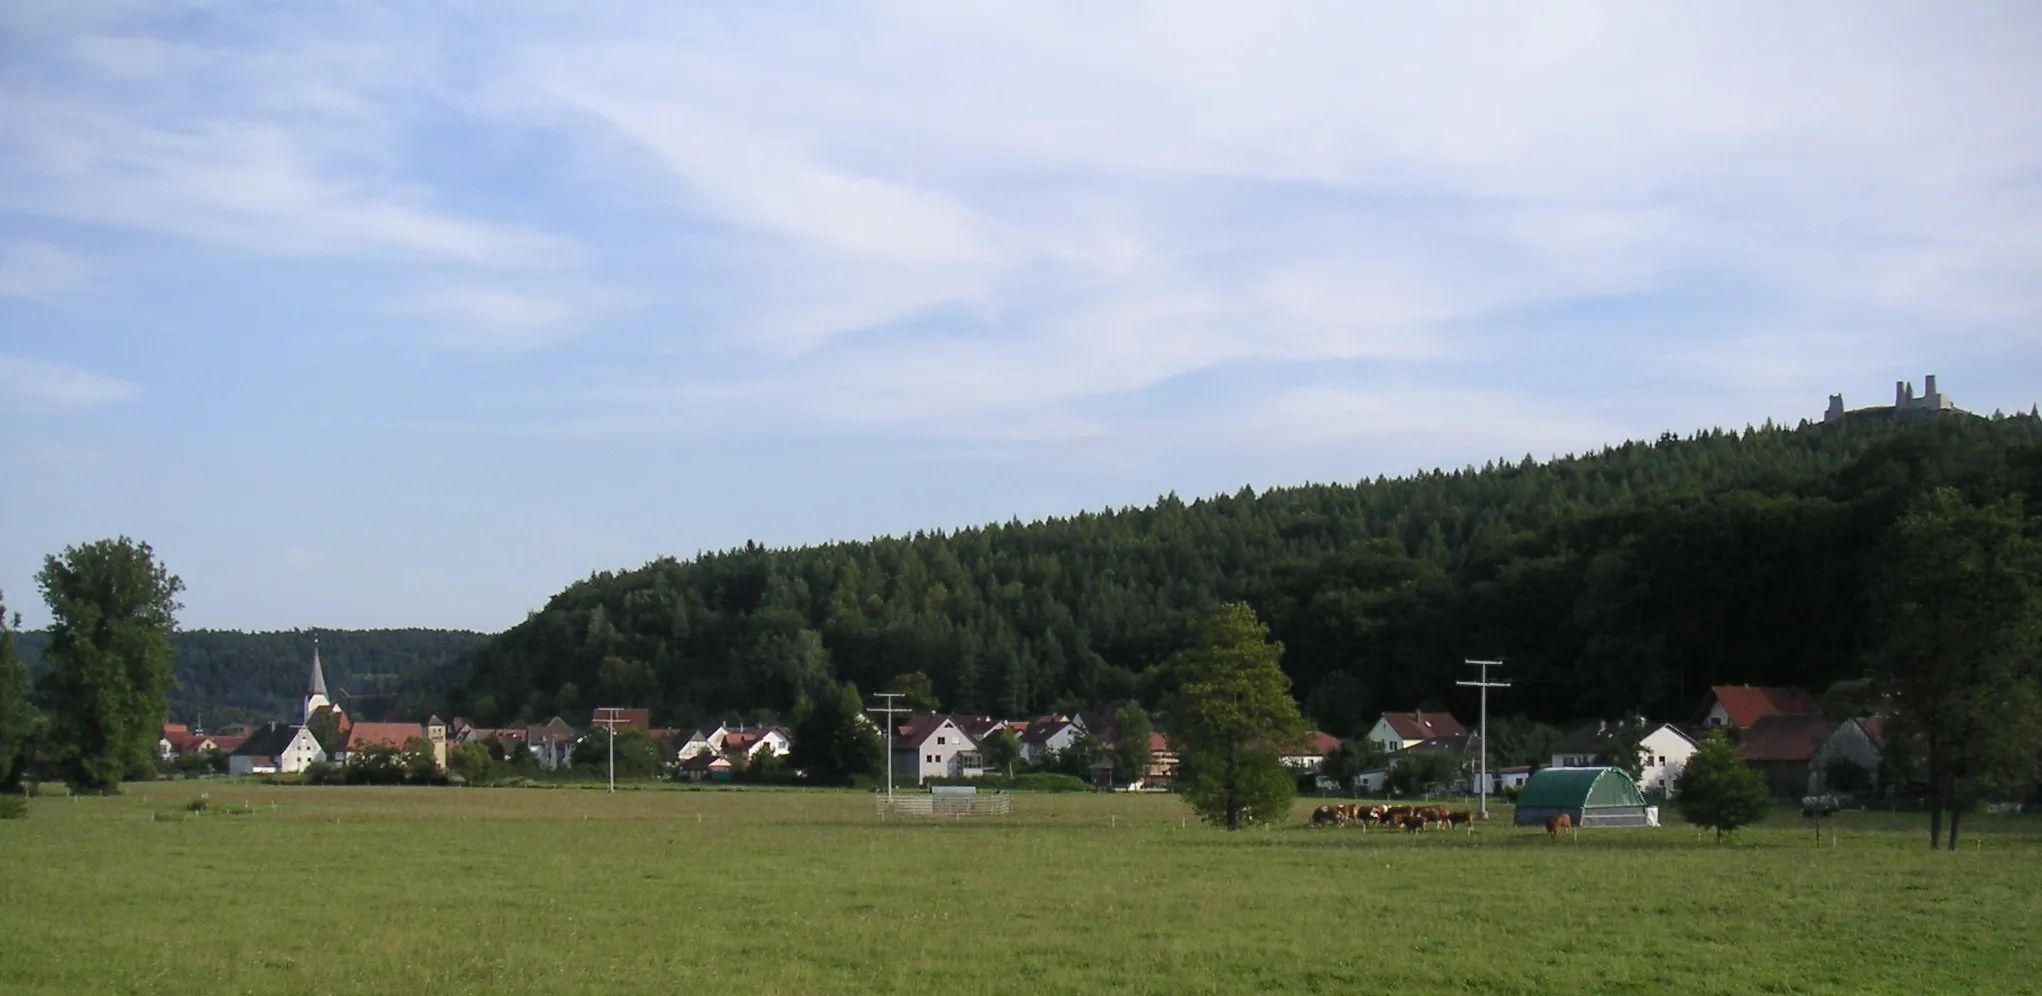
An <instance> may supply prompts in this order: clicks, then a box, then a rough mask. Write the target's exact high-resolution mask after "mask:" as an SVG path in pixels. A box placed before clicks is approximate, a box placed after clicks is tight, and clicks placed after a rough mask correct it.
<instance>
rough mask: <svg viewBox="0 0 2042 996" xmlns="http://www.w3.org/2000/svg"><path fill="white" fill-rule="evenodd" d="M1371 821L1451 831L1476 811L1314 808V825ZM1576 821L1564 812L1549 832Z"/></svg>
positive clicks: (1556, 832)
mask: <svg viewBox="0 0 2042 996" xmlns="http://www.w3.org/2000/svg"><path fill="white" fill-rule="evenodd" d="M1370 824H1374V825H1375V826H1381V827H1394V828H1396V829H1399V830H1402V831H1404V832H1405V833H1419V832H1421V831H1424V830H1433V829H1438V830H1452V829H1454V828H1455V827H1468V828H1470V829H1472V828H1473V827H1474V825H1475V814H1474V813H1472V812H1469V811H1468V810H1465V809H1448V808H1446V807H1445V806H1364V805H1361V804H1360V803H1342V802H1336V803H1331V804H1328V805H1324V806H1320V807H1319V808H1317V809H1314V810H1312V825H1313V826H1315V827H1349V826H1359V827H1362V828H1364V829H1366V828H1367V827H1368V826H1369V825H1370ZM1573 825H1574V821H1573V820H1571V819H1569V818H1568V817H1567V814H1566V813H1561V814H1560V815H1558V816H1555V817H1553V818H1552V819H1549V820H1547V821H1546V835H1547V836H1549V837H1554V836H1558V835H1559V833H1560V831H1562V830H1567V829H1571V828H1572V827H1573Z"/></svg>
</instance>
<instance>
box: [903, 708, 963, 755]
mask: <svg viewBox="0 0 2042 996" xmlns="http://www.w3.org/2000/svg"><path fill="white" fill-rule="evenodd" d="M949 722H950V717H948V716H943V715H937V714H930V715H925V716H910V717H908V721H907V722H905V723H902V724H900V727H899V728H898V729H896V730H895V731H894V736H893V744H894V747H895V749H903V748H908V747H920V746H921V745H922V744H924V743H926V742H928V739H929V738H930V737H932V736H935V735H936V730H937V729H938V728H940V727H941V726H942V725H943V724H944V723H949ZM951 725H952V726H955V725H956V724H955V723H951ZM959 732H963V731H961V730H960V731H959Z"/></svg>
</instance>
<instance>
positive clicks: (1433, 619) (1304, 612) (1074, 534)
mask: <svg viewBox="0 0 2042 996" xmlns="http://www.w3.org/2000/svg"><path fill="white" fill-rule="evenodd" d="M1937 485H1950V486H1954V487H1957V488H1959V489H1961V490H1963V491H1964V492H1966V493H1967V495H1969V496H1970V497H1972V498H1973V499H1974V500H1987V499H1996V498H1999V497H2002V496H2005V495H2008V494H2012V493H2018V494H2020V495H2023V496H2025V500H2026V501H2027V508H2028V509H2029V510H2030V514H2031V515H2032V514H2033V510H2036V509H2042V422H2038V421H2037V420H2036V419H2035V418H2034V417H2032V416H2021V417H2014V418H2005V419H2001V418H1993V419H1986V418H1979V417H1974V416H1970V415H1965V414H1957V415H1952V416H1949V417H1945V418H1942V419H1938V420H1935V421H1933V422H1929V423H1925V424H1892V423H1886V422H1876V421H1869V420H1855V419H1854V420H1851V421H1848V422H1843V423H1834V424H1803V425H1802V426H1800V427H1797V428H1788V427H1781V426H1774V425H1771V424H1768V425H1767V426H1766V427H1764V428H1753V429H1747V430H1745V431H1743V432H1730V431H1721V430H1716V431H1707V432H1701V433H1697V434H1695V435H1692V436H1689V437H1685V438H1682V437H1677V436H1674V435H1672V434H1668V435H1665V436H1662V437H1661V438H1660V439H1659V440H1657V441H1656V442H1631V443H1625V444H1623V445H1620V446H1613V447H1609V448H1606V449H1604V450H1602V451H1601V452H1597V453H1591V454H1588V455H1583V456H1570V457H1567V458H1564V459H1556V460H1551V461H1547V462H1543V463H1541V462H1538V461H1534V460H1532V459H1530V458H1526V459H1525V460H1523V461H1522V462H1518V463H1495V464H1490V465H1488V466H1484V467H1481V468H1468V469H1465V470H1459V471H1440V472H1432V473H1423V474H1418V475H1415V476H1411V477H1403V478H1394V479H1391V478H1378V479H1375V480H1367V481H1362V482H1360V483H1357V484H1341V485H1307V486H1302V487H1292V488H1282V489H1275V490H1270V491H1267V492H1264V493H1262V494H1259V495H1257V494H1254V493H1252V492H1250V491H1248V490H1245V489H1244V490H1242V491H1241V492H1240V493H1238V494H1234V495H1225V496H1220V497H1214V498H1209V499H1203V500H1199V501H1193V502H1185V501H1182V500H1180V499H1179V498H1177V497H1176V496H1175V495H1170V496H1165V497H1163V498H1162V499H1160V500H1158V501H1157V502H1156V503H1155V504H1154V505H1152V506H1150V507H1147V508H1127V509H1120V510H1117V511H1102V512H1082V513H1079V514H1077V515H1074V516H1071V517H1068V518H1060V519H1052V520H1048V521H1044V522H1037V523H1028V524H1024V523H1020V522H1010V523H1007V524H1004V525H992V526H986V527H983V528H973V529H965V530H961V531H958V532H954V533H918V534H915V535H913V536H907V537H899V538H885V539H878V540H873V541H870V542H858V543H839V544H832V545H826V546H815V547H806V548H801V549H791V550H768V549H764V548H761V547H758V546H756V545H747V546H746V547H744V548H742V549H736V550H730V551H727V552H721V553H715V554H709V555H704V556H701V557H698V558H696V559H694V560H691V561H686V562H682V561H679V560H675V559H671V558H667V559H659V560H654V561H652V562H650V563H647V564H645V565H644V566H643V567H640V568H637V569H635V570H628V571H622V572H603V573H599V574H595V575H593V576H591V577H590V578H588V579H587V580H585V581H582V582H578V583H576V584H574V585H572V586H570V587H568V588H567V589H566V590H564V591H562V592H560V593H559V594H558V595H555V596H554V597H553V598H552V599H551V600H549V601H548V603H547V604H546V606H545V607H544V608H543V609H542V610H540V611H537V612H534V613H532V614H531V615H530V616H529V617H528V618H527V619H526V620H525V621H524V622H522V623H520V624H519V625H517V626H515V627H513V628H512V629H511V630H509V631H507V632H505V633H504V634H502V635H501V636H498V637H496V638H494V639H492V640H490V641H489V642H488V643H487V644H485V645H483V646H481V647H479V648H478V649H477V650H476V651H475V652H474V653H473V654H472V655H471V656H470V658H469V660H468V661H467V662H466V670H467V676H466V678H465V680H462V681H458V682H457V683H455V684H454V686H453V687H452V689H451V691H450V693H449V701H447V702H445V703H444V704H445V705H446V706H447V707H448V708H450V709H453V710H455V711H458V712H461V713H464V714H471V715H474V716H475V717H476V718H477V719H478V720H480V721H483V722H498V721H510V720H513V719H519V718H523V719H544V718H545V717H546V716H548V715H550V714H552V713H554V712H560V713H563V714H566V715H568V716H569V717H570V718H573V717H577V716H585V715H586V713H587V711H588V710H589V708H590V707H592V706H595V705H645V706H650V707H652V708H653V710H654V713H655V717H656V718H657V719H658V720H660V721H662V722H668V723H687V722H691V721H694V720H696V719H701V718H706V717H711V716H718V715H723V716H728V715H737V714H746V715H749V714H752V713H753V712H754V711H755V710H762V709H763V710H772V711H775V712H778V713H781V714H785V713H786V712H787V711H788V710H790V709H791V708H792V706H793V705H794V703H795V701H796V698H797V696H798V695H800V694H802V693H803V692H804V691H808V690H813V689H817V688H820V687H821V686H822V685H823V684H824V682H826V681H828V680H848V681H851V682H854V683H856V684H857V686H858V687H859V688H861V689H864V690H866V691H877V690H880V689H882V688H884V687H886V686H888V685H889V684H892V683H893V682H894V681H895V679H896V678H897V677H898V676H901V675H905V674H908V673H911V672H921V673H922V674H925V675H927V676H928V677H929V678H930V679H931V681H932V683H933V686H934V690H935V692H936V694H937V696H938V697H940V699H941V701H942V704H943V705H944V706H945V707H946V708H949V709H952V710H955V711H960V712H993V713H1000V714H1006V715H1025V714H1029V713H1035V712H1039V711H1043V710H1048V709H1064V708H1073V707H1078V706H1084V705H1098V704H1102V703H1109V702H1114V701H1118V700H1121V699H1125V698H1129V697H1136V698H1140V699H1142V700H1144V701H1146V702H1148V703H1149V704H1151V705H1154V704H1155V702H1156V698H1157V696H1158V695H1159V693H1160V691H1161V690H1160V689H1158V688H1157V687H1156V685H1157V681H1156V676H1157V665H1158V664H1160V663H1161V662H1163V661H1164V660H1165V659H1166V658H1168V657H1169V655H1170V654H1172V653H1173V652H1175V651H1176V650H1178V649H1179V648H1180V647H1182V646H1183V645H1184V644H1185V643H1186V640H1187V638H1188V634H1189V627H1190V626H1191V624H1192V621H1193V620H1194V618H1195V617H1196V615H1197V614H1198V613H1199V612H1200V610H1202V609H1204V608H1206V607H1208V606H1210V605H1212V604H1213V603H1214V602H1216V601H1218V600H1229V599H1241V600H1245V601H1247V602H1249V603H1250V604H1251V605H1253V606H1254V608H1255V609H1256V610H1257V611H1258V613H1259V614H1260V615H1261V617H1262V618H1263V619H1264V620H1265V621H1266V622H1267V623H1268V624H1269V626H1270V628H1271V629H1272V631H1273V632H1274V635H1275V636H1276V637H1277V638H1279V639H1280V640H1282V641H1283V643H1284V645H1285V647H1286V649H1287V652H1286V653H1285V655H1284V659H1283V666H1284V669H1285V670H1286V671H1287V672H1288V674H1289V676H1290V678H1291V680H1292V682H1293V688H1294V691H1295V692H1296V694H1297V695H1298V697H1299V699H1300V700H1301V701H1302V702H1303V703H1304V704H1305V708H1306V711H1307V714H1308V717H1309V718H1310V719H1312V720H1313V721H1315V722H1316V723H1318V724H1319V725H1321V726H1322V727H1324V728H1325V729H1327V730H1329V731H1331V732H1334V733H1339V734H1352V733H1354V732H1357V731H1359V730H1360V729H1362V728H1363V727H1364V726H1365V725H1366V724H1367V723H1368V722H1370V721H1372V719H1373V716H1374V715H1375V714H1376V713H1377V712H1379V711H1381V710H1384V709H1410V708H1415V707H1420V706H1423V707H1428V708H1430V707H1446V708H1451V709H1454V710H1455V711H1457V712H1461V713H1463V714H1467V715H1472V713H1473V701H1472V697H1471V695H1469V694H1468V693H1469V692H1471V691H1472V690H1471V689H1462V688H1458V687H1456V686H1455V685H1454V681H1455V680H1456V679H1459V678H1464V677H1467V676H1468V674H1467V672H1468V670H1469V669H1467V668H1465V667H1464V666H1463V665H1462V663H1461V662H1462V660H1463V659H1464V658H1467V657H1472V656H1484V657H1492V658H1495V657H1500V658H1503V659H1505V660H1506V661H1507V662H1508V663H1507V665H1506V668H1505V671H1504V672H1503V674H1502V676H1504V677H1507V678H1509V679H1510V680H1512V681H1514V682H1515V685H1514V687H1512V688H1511V689H1509V690H1508V691H1506V692H1501V693H1499V694H1498V696H1497V697H1496V698H1495V699H1493V700H1492V704H1493V706H1494V707H1495V709H1496V710H1497V711H1498V712H1500V713H1505V714H1512V713H1518V714H1524V715H1527V716H1530V717H1533V718H1537V719H1543V720H1547V721H1552V722H1564V721H1568V720H1572V719H1576V718H1586V717H1591V716H1615V715H1618V714H1620V713H1622V712H1624V711H1627V710H1638V711H1641V712H1643V713H1645V714H1646V715H1648V716H1651V717H1654V718H1662V719H1688V718H1691V716H1690V713H1692V712H1694V711H1695V710H1696V709H1697V708H1698V706H1699V703H1700V700H1701V697H1702V695H1703V694H1704V690H1705V689H1706V687H1707V686H1708V685H1710V684H1714V683H1722V682H1750V683H1753V684H1759V683H1766V684H1774V683H1777V684H1797V685H1805V686H1809V687H1811V688H1814V689H1816V690H1818V691H1819V690H1820V689H1821V688H1823V687H1824V686H1825V685H1827V684H1828V683H1829V682H1831V681H1833V680H1836V679H1839V678H1844V677H1850V676H1855V675H1857V674H1860V673H1861V672H1862V664H1861V660H1862V648H1861V647H1860V646H1859V643H1860V640H1861V639H1862V634H1863V633H1864V632H1865V627H1864V625H1863V623H1864V614H1865V612H1866V609H1865V600H1864V597H1863V596H1864V592H1865V590H1866V582H1867V579H1868V578H1870V577H1872V576H1874V574H1875V572H1877V571H1879V570H1880V569H1881V565H1879V564H1878V563H1874V562H1871V561H1870V560H1869V558H1870V556H1871V551H1872V549H1873V541H1874V538H1875V537H1876V536H1877V535H1878V534H1879V533H1880V531H1881V530H1882V529H1884V528H1885V527H1886V526H1887V525H1888V524H1889V523H1890V522H1892V521H1893V519H1894V518H1895V516H1896V515H1897V513H1898V512H1899V510H1900V509H1901V508H1902V507H1903V506H1904V505H1905V504H1906V503H1907V502H1908V501H1909V500H1911V499H1913V498H1914V497H1916V496H1917V495H1919V494H1921V493H1923V492H1924V491H1925V490H1926V489H1928V488H1930V487H1933V486H1937Z"/></svg>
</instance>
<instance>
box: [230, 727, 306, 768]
mask: <svg viewBox="0 0 2042 996" xmlns="http://www.w3.org/2000/svg"><path fill="white" fill-rule="evenodd" d="M325 760H326V751H324V750H322V749H321V748H320V746H319V740H318V739H317V738H315V737H314V736H312V731H311V730H308V729H306V728H305V727H303V726H286V725H284V724H282V723H269V724H266V725H264V726H263V727H262V728H260V729H258V730H256V731H255V732H254V733H251V734H249V735H248V739H246V740H243V741H242V742H241V746H239V747H236V748H234V753H232V754H229V755H227V773H228V774H230V775H277V774H283V775H289V774H296V773H297V772H300V771H303V770H305V769H306V768H309V767H311V766H312V765H314V764H318V763H320V762H323V761H325Z"/></svg>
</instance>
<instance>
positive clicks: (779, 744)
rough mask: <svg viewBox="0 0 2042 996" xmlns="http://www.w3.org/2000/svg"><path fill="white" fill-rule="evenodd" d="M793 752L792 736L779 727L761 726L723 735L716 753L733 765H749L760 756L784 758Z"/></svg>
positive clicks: (732, 731)
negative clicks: (742, 762)
mask: <svg viewBox="0 0 2042 996" xmlns="http://www.w3.org/2000/svg"><path fill="white" fill-rule="evenodd" d="M793 750H794V735H793V734H791V733H789V732H788V731H787V730H786V728H784V727H779V726H762V727H757V728H755V729H750V730H746V729H737V730H731V731H728V732H726V733H725V734H724V736H723V741H722V749H721V750H719V751H718V753H720V754H722V755H723V756H724V757H726V758H728V759H730V760H731V761H732V762H733V763H735V762H738V761H739V760H740V759H742V761H744V762H746V763H749V762H751V761H753V760H756V759H757V758H758V757H759V756H760V755H762V754H765V753H768V752H771V753H772V754H773V755H774V756H775V757H782V758H784V757H786V756H787V755H788V754H790V753H792V752H793Z"/></svg>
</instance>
